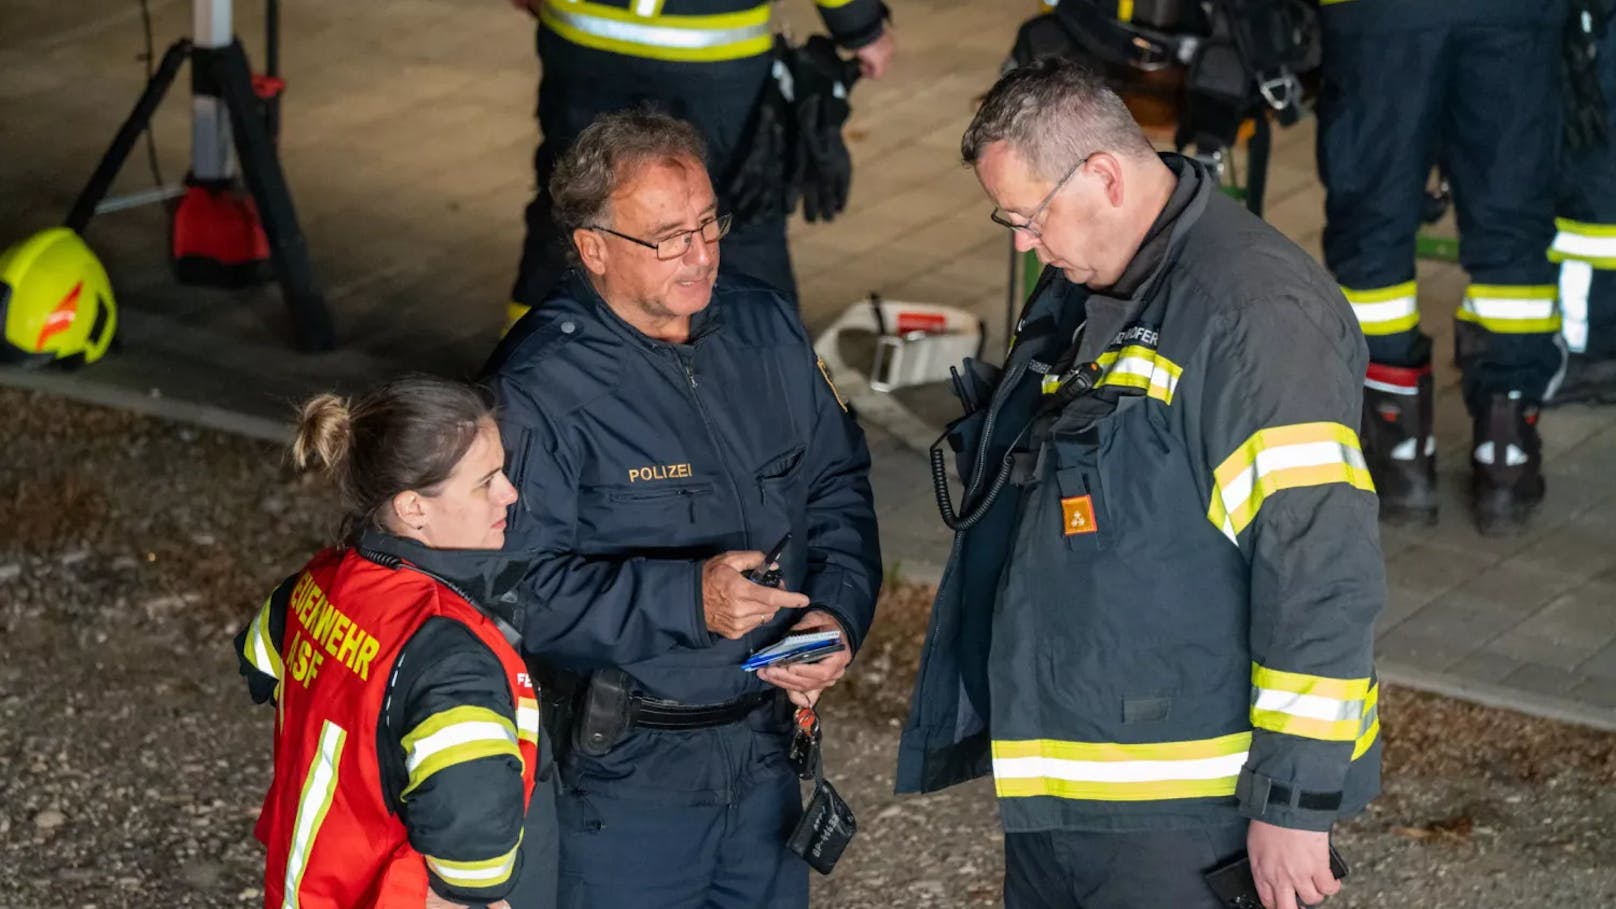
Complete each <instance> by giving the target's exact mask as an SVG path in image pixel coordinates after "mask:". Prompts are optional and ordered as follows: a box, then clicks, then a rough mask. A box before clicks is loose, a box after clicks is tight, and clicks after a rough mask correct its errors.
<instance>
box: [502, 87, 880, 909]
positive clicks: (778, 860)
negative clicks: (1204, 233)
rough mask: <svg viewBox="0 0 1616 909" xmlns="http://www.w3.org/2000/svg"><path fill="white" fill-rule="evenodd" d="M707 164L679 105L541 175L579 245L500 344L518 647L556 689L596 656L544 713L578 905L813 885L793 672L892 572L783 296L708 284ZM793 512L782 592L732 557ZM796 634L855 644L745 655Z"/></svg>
mask: <svg viewBox="0 0 1616 909" xmlns="http://www.w3.org/2000/svg"><path fill="white" fill-rule="evenodd" d="M702 160H703V148H702V143H701V138H700V136H699V135H698V134H697V132H696V131H695V129H694V128H692V127H691V126H690V125H689V124H687V123H684V122H683V121H680V120H676V119H674V118H672V117H670V116H667V115H665V114H659V113H655V112H650V111H644V110H633V111H627V112H620V113H615V114H606V115H603V116H602V117H600V118H599V119H598V120H596V121H595V123H593V124H591V125H590V126H589V127H588V128H586V129H585V130H584V131H583V132H582V133H581V134H580V135H579V136H578V138H577V140H576V141H575V142H574V143H573V144H572V146H571V147H570V148H569V149H568V150H567V152H566V153H565V154H564V155H562V157H561V160H560V161H559V162H558V163H557V165H556V170H555V174H554V175H553V176H552V178H551V181H550V186H549V189H550V194H551V196H552V198H553V199H554V201H555V206H556V210H557V212H558V216H559V218H560V220H561V221H562V223H564V224H567V225H568V226H569V227H570V229H571V234H570V239H571V243H572V245H573V250H574V256H575V258H576V261H577V265H576V267H575V268H574V269H573V270H572V271H571V272H570V273H569V274H568V275H567V277H565V278H564V279H563V281H562V283H561V284H560V285H558V286H557V287H556V288H555V290H554V291H553V292H552V293H551V295H550V297H549V298H548V299H546V300H545V301H544V304H543V305H542V306H539V307H537V308H535V309H533V310H532V311H531V312H530V313H529V314H528V315H527V316H525V317H524V318H523V319H522V320H521V321H520V322H518V323H517V324H516V325H515V326H514V327H513V328H512V330H511V332H510V333H509V335H508V336H507V337H506V338H505V340H504V341H503V342H502V343H501V346H500V348H499V349H498V350H497V351H496V352H495V353H494V356H493V359H492V361H491V362H490V364H489V372H490V374H491V375H490V381H491V384H492V386H493V389H494V391H495V393H496V396H497V398H498V400H499V402H500V406H501V410H500V420H501V425H502V428H503V430H504V432H505V433H506V438H507V445H508V446H509V449H510V464H511V475H512V478H513V479H514V481H515V482H516V484H517V487H518V489H519V490H520V492H521V494H522V499H523V501H525V502H527V503H528V505H529V507H525V508H524V507H522V506H521V505H518V506H517V507H516V508H515V509H514V510H513V513H512V515H511V524H510V529H509V531H508V536H507V544H506V545H507V547H509V548H512V549H514V550H521V551H525V552H528V553H529V554H530V558H531V559H532V560H533V561H532V568H531V570H530V572H529V575H528V579H527V580H526V581H525V582H524V586H523V588H522V606H523V607H524V608H525V610H526V615H525V617H524V619H523V631H524V637H523V646H524V647H525V648H526V650H527V652H528V654H529V657H530V663H532V664H533V665H534V671H535V675H536V677H538V678H539V679H540V681H541V683H543V682H545V681H546V680H548V681H549V684H550V687H551V688H552V690H553V691H554V690H559V689H560V688H562V687H564V686H566V685H567V684H569V683H570V682H571V680H574V679H577V678H579V677H587V683H585V684H584V685H583V688H584V690H583V691H582V692H581V693H580V694H579V695H578V697H577V700H576V702H575V703H577V704H578V705H579V706H578V707H577V713H576V715H575V716H574V719H573V721H572V725H573V727H574V728H573V730H572V731H571V732H570V733H568V732H563V731H560V730H557V731H556V733H555V734H556V736H557V737H558V739H559V738H560V737H562V736H566V737H567V738H566V739H565V740H566V741H570V742H571V743H572V745H573V747H572V750H571V752H570V754H568V755H567V756H566V757H564V758H562V760H561V775H562V784H563V792H562V795H561V799H560V805H559V808H558V814H559V818H560V826H561V841H562V844H561V866H562V867H561V873H560V879H561V895H560V899H561V905H563V906H590V907H605V909H609V907H640V906H646V905H651V904H654V905H658V906H670V907H674V906H679V907H683V906H689V907H698V906H705V907H737V909H739V907H748V909H750V907H757V906H770V907H792V906H805V905H806V904H807V895H808V883H807V865H806V864H805V863H804V862H803V861H802V860H801V859H799V858H798V857H797V856H795V855H793V854H791V853H790V852H788V851H787V850H786V848H785V845H784V844H785V839H786V836H787V834H788V833H789V832H790V831H791V830H792V827H793V825H794V824H795V823H796V822H797V821H798V818H799V815H800V813H801V800H800V796H799V792H798V780H797V777H796V774H795V773H794V772H793V770H792V769H791V767H790V766H789V764H788V763H787V749H788V742H789V739H788V735H787V732H786V727H787V725H788V724H789V717H788V715H787V714H788V713H789V705H787V704H786V703H785V700H786V698H785V696H782V690H783V691H784V692H785V694H786V695H788V696H789V698H790V700H791V701H792V702H795V703H797V704H800V705H807V704H811V703H813V702H814V701H815V699H817V697H818V696H819V692H820V691H822V690H823V689H824V688H826V687H827V686H829V685H831V684H833V683H834V682H835V681H836V680H837V679H838V678H839V677H840V676H841V673H842V672H843V670H844V669H845V668H846V666H847V664H848V661H849V659H850V658H851V656H852V654H853V652H855V651H856V650H857V648H858V646H859V644H860V642H862V641H863V640H864V637H865V634H866V633H867V631H868V630H869V627H870V621H871V619H872V618H873V615H874V608H875V598H876V592H877V590H878V588H879V586H880V575H881V570H880V564H881V563H880V552H879V548H878V544H877V540H876V526H875V515H874V511H873V508H872V504H871V495H870V486H869V481H868V470H869V454H868V451H867V450H866V448H865V444H864V439H863V434H862V433H861V432H860V430H859V429H858V427H857V425H856V424H855V423H854V422H853V421H852V420H851V419H850V418H849V417H848V415H847V413H846V411H845V409H844V408H843V406H842V404H841V402H840V400H839V398H838V396H837V394H836V392H835V389H834V388H833V387H832V386H831V384H830V381H829V379H828V378H827V377H826V375H825V374H824V370H823V367H822V366H821V365H820V364H819V363H818V361H817V358H816V356H815V355H814V352H813V349H812V347H811V346H810V344H809V340H808V337H807V334H806V332H805V331H804V329H803V326H802V323H801V321H800V320H798V319H797V317H796V315H795V312H794V310H793V307H792V304H791V302H790V301H789V300H787V299H786V298H785V297H784V296H783V295H782V294H781V293H780V292H778V291H777V290H774V289H772V288H769V287H768V286H766V285H764V284H762V283H760V282H757V281H753V280H750V279H747V278H744V277H741V276H738V275H737V276H731V275H724V276H722V277H718V264H719V244H718V241H719V240H720V239H721V238H722V237H723V236H724V234H725V232H726V230H727V228H728V227H729V219H728V218H727V217H726V216H725V214H724V213H723V212H722V211H721V210H720V209H719V208H718V202H717V199H716V198H715V196H714V193H713V189H712V185H711V183H710V181H709V179H708V176H707V171H706V169H705V168H704V167H703V166H702V163H701V162H702ZM787 533H789V534H790V540H789V544H788V545H787V546H786V547H785V549H784V553H783V555H782V556H781V557H780V558H779V562H778V564H779V567H780V569H781V571H782V573H783V575H784V584H783V588H782V589H774V588H771V587H767V586H763V585H762V584H758V583H753V582H752V581H749V580H748V579H747V578H745V577H743V576H742V574H741V572H744V571H748V570H750V569H753V568H757V567H759V566H760V565H761V564H762V562H763V559H764V555H763V552H762V551H763V550H769V549H772V548H773V547H774V546H775V544H776V543H777V542H779V541H780V540H781V539H782V538H783V537H784V536H785V535H786V534H787ZM792 630H796V631H809V630H830V631H837V632H840V633H841V635H842V637H843V640H844V641H845V642H846V644H847V649H844V650H843V651H842V652H840V653H838V654H837V655H836V656H833V657H832V658H830V659H828V660H826V661H824V662H822V663H817V664H813V665H809V666H802V667H794V668H790V669H779V670H764V671H760V672H758V673H756V674H755V675H754V674H750V673H748V672H745V671H743V670H742V669H741V663H742V662H743V661H744V660H745V659H746V657H747V656H748V655H749V654H750V653H752V652H753V651H755V650H758V649H760V648H761V647H763V646H766V645H768V644H771V643H774V642H775V641H777V640H779V639H780V638H782V637H783V636H784V635H786V634H787V633H788V632H789V631H792ZM547 703H548V702H547ZM782 708H785V709H782ZM557 716H559V711H552V717H557Z"/></svg>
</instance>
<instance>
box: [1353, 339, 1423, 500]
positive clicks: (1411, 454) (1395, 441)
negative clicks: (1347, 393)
mask: <svg viewBox="0 0 1616 909" xmlns="http://www.w3.org/2000/svg"><path fill="white" fill-rule="evenodd" d="M1433 395H1434V391H1433V389H1432V386H1431V367H1429V366H1423V367H1417V368H1405V367H1399V366H1383V365H1381V364H1379V363H1371V364H1369V374H1368V376H1367V377H1366V380H1365V382H1364V401H1363V408H1364V415H1363V452H1364V460H1365V461H1367V462H1368V465H1369V475H1370V477H1371V478H1373V479H1374V481H1375V491H1376V492H1377V493H1379V495H1380V517H1381V520H1383V521H1386V522H1387V523H1390V524H1409V523H1419V524H1426V525H1430V524H1435V523H1436V436H1435V435H1434V434H1433V433H1432V429H1431V405H1432V398H1433Z"/></svg>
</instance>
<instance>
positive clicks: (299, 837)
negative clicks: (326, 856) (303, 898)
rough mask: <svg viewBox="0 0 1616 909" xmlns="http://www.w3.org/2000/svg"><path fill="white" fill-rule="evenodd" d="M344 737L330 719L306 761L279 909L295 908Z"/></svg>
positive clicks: (334, 781) (330, 793)
mask: <svg viewBox="0 0 1616 909" xmlns="http://www.w3.org/2000/svg"><path fill="white" fill-rule="evenodd" d="M347 739H348V733H347V732H346V731H344V730H343V728H342V727H341V726H338V725H337V724H336V723H333V722H331V721H330V720H326V721H325V724H324V725H323V726H321V727H320V751H319V753H317V754H316V755H315V756H314V760H313V761H312V762H310V765H309V774H308V776H307V777H305V778H304V780H303V795H302V797H301V798H299V799H298V802H297V817H296V818H294V819H293V821H292V849H291V852H290V853H289V854H288V855H287V857H286V892H285V893H284V894H282V899H281V907H282V909H298V902H299V900H300V895H299V894H298V890H299V888H301V887H302V886H303V872H305V871H307V870H308V868H309V854H310V853H311V852H312V851H313V850H314V840H315V837H317V836H319V835H320V825H322V824H324V823H325V813H326V811H327V810H329V809H330V808H331V798H332V796H334V795H335V794H336V791H337V762H339V761H340V760H342V746H343V744H344V743H345V742H346V741H347Z"/></svg>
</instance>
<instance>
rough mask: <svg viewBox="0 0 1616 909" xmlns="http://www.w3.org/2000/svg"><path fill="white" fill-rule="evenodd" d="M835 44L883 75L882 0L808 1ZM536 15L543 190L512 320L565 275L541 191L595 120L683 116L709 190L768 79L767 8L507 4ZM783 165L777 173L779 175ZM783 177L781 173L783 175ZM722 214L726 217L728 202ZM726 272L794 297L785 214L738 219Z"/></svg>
mask: <svg viewBox="0 0 1616 909" xmlns="http://www.w3.org/2000/svg"><path fill="white" fill-rule="evenodd" d="M815 2H816V5H817V7H818V9H819V13H820V15H821V16H822V17H823V19H824V21H825V25H826V27H827V28H829V29H830V32H831V35H832V37H833V38H834V39H835V41H836V43H837V44H838V45H840V46H841V47H843V48H846V49H847V50H849V51H851V52H852V53H853V54H854V56H855V57H857V59H858V63H859V67H860V71H861V73H862V74H863V75H865V76H868V77H871V78H880V77H881V76H882V75H884V74H885V72H886V70H887V67H888V65H889V63H890V61H891V59H892V55H893V51H894V49H895V43H894V40H893V37H892V33H891V31H890V30H889V29H888V28H887V27H886V22H885V20H886V7H885V5H884V4H883V3H882V2H881V0H815ZM511 3H512V5H514V6H516V7H517V8H518V9H527V10H531V11H532V12H533V13H534V14H535V15H536V16H537V17H538V19H539V29H538V54H539V60H540V65H541V67H542V70H543V72H542V78H541V80H540V82H539V110H538V115H539V129H540V131H541V132H542V133H543V139H542V141H541V142H540V144H539V147H538V151H537V152H535V153H534V156H533V169H534V172H535V174H536V176H537V184H536V185H537V186H538V191H537V193H536V194H535V196H534V198H533V201H532V202H531V203H530V204H529V205H528V207H527V236H526V239H525V241H524V244H523V248H522V261H521V265H520V266H519V269H518V272H517V277H516V284H515V287H514V288H513V289H512V291H511V299H512V301H513V303H515V304H516V306H513V307H512V310H513V311H512V313H511V315H512V316H513V317H515V316H519V315H520V313H521V312H522V311H523V310H524V309H525V308H526V307H529V306H534V305H537V304H538V303H539V302H540V301H542V300H543V299H544V298H545V296H546V295H548V294H549V292H550V290H551V288H552V287H554V286H555V284H556V283H557V281H558V280H559V279H560V277H561V274H562V272H564V271H565V270H566V267H567V260H566V249H567V241H566V232H565V231H564V230H563V229H562V228H561V227H559V226H558V225H556V224H555V223H554V219H553V217H552V214H551V212H552V209H551V202H550V197H549V193H548V192H547V191H546V190H545V186H546V185H547V184H548V182H549V179H550V173H551V171H552V170H553V169H554V167H555V161H556V158H557V156H559V155H560V154H561V153H562V152H563V151H565V150H566V147H567V146H568V145H569V144H571V142H572V140H573V139H574V138H575V137H576V136H577V135H578V133H579V132H581V131H582V130H583V128H584V127H585V126H587V125H589V123H590V121H592V120H594V119H595V117H597V116H598V115H600V114H603V113H608V112H611V111H618V110H623V109H626V108H629V107H634V106H637V105H640V104H644V103H647V102H649V103H650V104H652V105H653V106H655V107H657V108H659V109H660V110H662V111H663V112H665V113H670V114H673V115H674V116H677V117H679V118H681V119H684V120H688V121H689V122H691V123H692V124H694V125H695V127H696V129H697V130H698V131H699V132H700V133H701V136H702V139H703V140H704V141H705V142H706V144H707V148H708V160H707V166H708V169H709V171H710V173H711V175H712V178H713V184H714V185H715V186H718V187H725V186H727V185H729V184H730V183H731V180H732V178H733V176H734V174H733V173H732V172H733V170H734V168H735V167H736V166H737V164H738V162H739V161H740V159H741V158H742V157H743V156H744V155H745V152H746V149H745V148H743V147H742V146H743V145H744V143H745V142H746V139H747V133H748V127H749V121H750V120H751V118H752V116H753V113H754V110H755V109H756V108H757V107H758V105H759V102H760V100H761V98H762V96H763V93H764V90H765V88H766V87H767V86H768V83H769V80H770V78H771V67H772V65H773V62H774V60H775V54H774V47H775V38H774V32H773V29H772V28H771V27H770V21H769V20H770V12H771V8H772V6H773V0H605V2H589V0H511ZM783 167H784V165H782V169H783ZM780 179H781V180H782V181H783V179H784V175H783V174H781V175H780ZM724 201H725V205H724V208H725V210H730V209H731V206H730V205H729V204H728V200H724ZM723 261H724V266H725V268H726V269H730V270H734V271H736V272H738V273H740V274H743V275H746V276H748V277H752V278H756V279H758V280H761V281H764V282H767V283H769V284H771V285H773V286H775V287H776V288H778V289H780V290H783V291H785V292H786V293H787V295H788V296H790V297H791V298H792V299H795V298H796V281H795V279H794V278H793V276H792V272H791V259H790V255H789V253H788V251H787V249H786V211H785V210H783V209H780V210H775V211H767V212H764V213H763V214H761V215H759V216H758V217H756V218H754V219H752V220H750V221H748V222H746V223H736V224H735V225H734V227H733V228H732V229H731V230H730V233H729V235H728V236H727V237H725V238H724V243H723Z"/></svg>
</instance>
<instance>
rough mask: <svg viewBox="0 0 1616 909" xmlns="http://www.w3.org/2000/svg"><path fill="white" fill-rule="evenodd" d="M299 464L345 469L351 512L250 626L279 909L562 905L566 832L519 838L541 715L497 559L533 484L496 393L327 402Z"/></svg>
mask: <svg viewBox="0 0 1616 909" xmlns="http://www.w3.org/2000/svg"><path fill="white" fill-rule="evenodd" d="M292 459H293V461H294V462H295V464H296V465H297V467H298V468H299V469H300V470H305V471H311V470H317V471H320V472H322V473H324V474H326V475H327V476H328V477H329V478H330V479H332V480H333V481H335V487H336V493H337V497H338V500H339V501H340V503H341V504H342V506H343V509H344V513H345V519H344V523H343V527H342V534H341V538H342V543H341V544H340V545H338V546H336V547H333V548H330V549H326V550H324V551H322V552H320V553H319V554H318V555H316V556H315V557H314V558H313V559H312V560H311V561H310V562H309V563H308V565H307V566H305V567H304V568H303V569H302V570H301V571H299V572H298V573H297V574H294V575H293V576H292V577H290V578H288V579H287V580H286V582H285V583H283V584H281V585H280V587H278V588H277V589H276V590H275V591H274V593H272V594H270V596H269V598H268V600H266V601H265V603H264V605H263V607H262V608H261V609H260V610H259V612H258V614H257V616H256V618H255V619H254V620H253V621H252V623H251V624H249V625H248V626H247V628H245V629H244V630H243V631H242V633H241V634H240V635H239V636H237V638H236V649H237V652H238V653H239V654H240V656H241V662H242V672H243V674H244V675H245V676H246V677H247V683H248V687H249V688H250V689H251V692H252V696H253V699H254V700H255V701H257V702H259V703H263V702H266V701H270V700H273V701H274V703H275V705H276V711H275V777H274V780H273V782H272V783H271V784H270V787H269V792H268V794H267V795H266V796H265V798H264V807H263V811H262V813H261V814H260V815H259V819H258V826H257V829H256V834H257V836H258V838H259V839H260V840H261V841H263V843H264V844H265V846H267V847H268V850H269V856H268V863H267V868H266V871H265V878H264V905H265V906H266V907H268V909H356V907H367V909H368V907H378V909H395V907H397V909H420V907H422V906H427V907H444V906H461V905H467V904H475V905H483V904H490V903H491V904H493V905H495V906H499V907H506V906H507V903H506V902H504V901H505V900H506V899H507V898H509V899H510V900H511V902H512V903H514V904H515V909H527V906H528V905H530V904H531V905H545V904H548V903H549V902H550V901H551V899H553V896H552V897H551V898H550V899H546V898H545V897H544V896H543V895H542V894H543V892H544V887H545V886H546V885H548V887H549V889H550V891H551V893H552V894H553V890H554V880H553V877H552V876H551V874H550V873H549V872H548V869H547V866H551V867H553V865H552V863H553V858H549V857H546V856H543V855H540V854H535V853H537V852H539V851H540V845H539V844H540V843H548V844H550V846H551V848H553V844H554V833H553V829H552V826H551V825H552V822H550V821H548V820H547V819H539V818H535V819H533V820H532V821H529V823H528V825H527V826H528V829H529V830H534V829H535V826H534V821H540V820H543V821H544V822H543V823H542V824H541V825H540V829H541V830H542V832H543V833H544V834H545V835H543V836H536V835H535V836H530V837H529V840H530V842H529V843H527V844H526V845H524V844H523V842H522V840H523V828H524V809H525V807H526V806H527V805H528V801H529V799H530V798H531V797H532V795H533V791H534V779H535V774H536V772H537V771H538V765H539V763H540V753H539V708H538V701H537V698H536V696H535V694H534V691H533V687H532V684H531V683H530V681H529V679H528V675H527V670H526V668H525V667H524V665H523V663H522V660H521V659H520V657H518V655H517V651H516V650H515V649H514V647H513V644H514V642H515V633H514V632H513V631H512V630H511V629H512V626H513V624H516V623H514V622H509V621H506V620H505V619H504V618H502V617H501V615H500V610H501V608H502V607H505V608H508V606H506V604H505V603H504V602H503V601H502V595H503V594H504V593H505V592H507V591H508V590H509V589H510V588H511V587H512V586H513V585H514V583H515V580H516V579H517V578H518V577H520V574H521V569H522V566H521V565H520V564H519V563H517V562H514V561H513V560H512V559H511V558H509V557H507V556H503V555H501V554H500V552H499V549H500V547H501V545H502V544H503V543H504V538H505V514H506V509H507V507H509V506H510V505H511V503H513V502H515V501H516V490H515V489H514V488H513V487H512V485H511V483H510V481H509V480H507V479H506V477H505V474H504V473H503V471H502V467H503V464H504V453H503V450H502V448H501V445H500V437H499V430H498V429H497V428H495V425H494V421H493V419H492V416H491V414H490V412H489V408H488V405H487V404H486V403H485V401H484V399H483V398H482V397H481V396H480V395H479V394H478V393H477V392H476V391H474V390H473V389H471V388H469V387H467V386H464V385H461V384H458V383H451V382H446V381H443V380H439V379H433V378H427V377H410V378H405V379H401V380H398V381H394V382H391V383H389V384H387V385H383V386H382V387H380V388H378V389H376V390H375V391H372V392H370V393H369V394H366V395H364V396H362V397H360V398H359V399H358V400H357V401H355V402H353V403H352V404H349V403H347V402H345V401H343V400H342V399H340V398H338V397H336V396H335V395H319V396H317V397H315V398H313V399H311V400H310V401H309V402H308V403H307V404H305V405H304V406H303V411H302V418H301V421H300V425H299V427H298V433H297V439H296V441H295V442H294V443H293V446H292ZM545 788H546V787H541V791H542V790H543V789H545ZM534 810H535V812H537V811H538V810H540V809H539V804H538V803H535V806H534ZM524 872H525V873H524ZM537 877H545V878H550V879H549V880H535V878H537ZM519 882H522V883H523V884H524V886H521V887H518V883H519Z"/></svg>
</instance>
